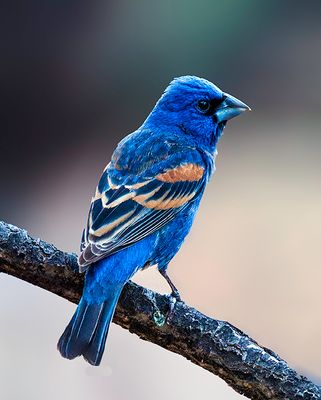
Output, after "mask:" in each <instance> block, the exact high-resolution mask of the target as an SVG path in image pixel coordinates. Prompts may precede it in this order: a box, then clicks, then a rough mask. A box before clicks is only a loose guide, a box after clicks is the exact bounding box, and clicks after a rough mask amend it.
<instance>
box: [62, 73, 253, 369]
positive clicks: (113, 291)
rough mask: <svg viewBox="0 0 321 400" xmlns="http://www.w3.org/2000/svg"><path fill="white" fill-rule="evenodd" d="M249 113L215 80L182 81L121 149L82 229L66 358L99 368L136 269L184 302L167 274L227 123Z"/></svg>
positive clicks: (189, 78)
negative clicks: (80, 279) (78, 289)
mask: <svg viewBox="0 0 321 400" xmlns="http://www.w3.org/2000/svg"><path fill="white" fill-rule="evenodd" d="M247 110H250V108H249V107H248V106H247V105H246V104H245V103H243V102H242V101H240V100H238V99H237V98H235V97H233V96H232V95H230V94H227V93H225V92H223V91H222V90H221V89H219V88H218V87H217V86H216V85H214V84H213V83H211V82H210V81H208V80H206V79H204V78H199V77H196V76H191V75H188V76H181V77H178V78H175V79H173V80H172V81H171V82H170V84H169V85H168V87H167V88H166V89H165V91H164V92H163V94H162V96H161V97H160V99H159V100H158V101H157V103H156V105H155V106H154V108H153V109H152V111H151V113H150V114H149V115H148V117H147V119H146V120H145V121H144V122H143V124H142V125H141V127H140V128H138V129H137V130H136V131H134V132H133V133H131V134H129V135H127V136H125V137H124V138H123V139H122V140H121V141H120V142H119V144H118V145H117V147H116V149H115V151H114V153H113V154H112V157H111V161H110V162H109V164H108V165H107V166H106V168H105V169H104V171H103V173H102V175H101V177H100V180H99V183H98V185H97V188H96V192H95V194H94V196H93V198H92V201H91V205H90V209H89V214H88V220H87V224H86V227H85V229H84V230H83V235H82V239H81V247H80V255H79V258H78V264H79V271H80V272H81V273H85V280H84V289H83V294H82V297H81V300H80V302H79V304H78V307H77V309H76V311H75V313H74V315H73V317H72V319H71V321H70V323H69V324H68V326H67V327H66V329H65V331H64V333H63V334H62V336H61V338H60V339H59V342H58V350H59V351H60V353H61V355H62V356H63V357H65V358H67V359H74V358H76V357H78V356H83V358H84V359H85V360H86V361H87V362H89V363H90V364H91V365H94V366H98V365H99V364H100V363H101V360H102V356H103V353H104V349H105V343H106V338H107V334H108V330H109V325H110V323H111V320H112V318H113V314H114V311H115V308H116V305H117V302H118V299H119V296H120V294H121V292H122V289H123V287H124V285H125V283H126V282H127V281H128V280H129V279H130V278H131V277H132V276H133V275H134V274H135V273H136V272H137V271H138V270H142V269H144V268H147V267H149V266H157V269H158V271H159V272H160V274H161V275H162V276H163V277H164V278H165V279H166V281H167V282H168V284H169V286H170V288H171V296H172V298H173V299H175V301H181V298H180V294H179V291H178V289H177V288H176V287H175V285H174V283H173V282H172V281H171V279H170V277H169V275H168V274H167V267H168V265H169V262H170V261H171V259H172V258H173V257H174V256H175V254H176V253H177V252H178V250H179V249H180V247H181V245H182V243H183V241H184V239H185V237H186V235H187V234H188V233H189V231H190V228H191V226H192V224H193V221H194V217H195V214H196V212H197V210H198V208H199V204H200V201H201V198H202V196H203V193H204V189H205V187H206V185H207V183H208V181H209V179H210V177H211V176H212V174H213V172H214V170H215V157H216V154H217V150H216V147H217V142H218V140H219V138H220V137H221V135H222V133H223V130H224V128H225V126H226V123H227V121H228V120H230V119H231V118H233V117H236V116H237V115H239V114H241V113H243V112H244V111H247Z"/></svg>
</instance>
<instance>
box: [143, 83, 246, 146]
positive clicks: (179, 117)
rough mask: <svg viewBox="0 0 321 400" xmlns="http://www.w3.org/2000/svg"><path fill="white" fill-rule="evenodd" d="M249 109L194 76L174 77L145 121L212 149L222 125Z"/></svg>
mask: <svg viewBox="0 0 321 400" xmlns="http://www.w3.org/2000/svg"><path fill="white" fill-rule="evenodd" d="M247 110H250V108H249V107H248V106H247V105H246V104H245V103H243V102H242V101H240V100H238V99H236V98H235V97H233V96H231V95H229V94H227V93H224V92H222V90H221V89H219V88H218V87H217V86H215V85H214V84H213V83H211V82H209V81H207V80H206V79H202V78H198V77H196V76H182V77H179V78H175V79H174V80H173V81H172V82H171V83H170V84H169V86H168V87H167V88H166V90H165V92H164V94H163V95H162V97H161V98H160V99H159V101H158V102H157V104H156V106H155V108H154V110H153V111H152V113H151V114H150V117H149V118H148V119H147V121H146V122H147V123H148V122H150V123H152V124H153V125H154V126H158V128H160V129H162V128H163V129H164V128H167V129H171V128H172V129H175V130H176V129H179V130H181V131H182V132H183V133H184V134H185V135H190V136H191V137H192V138H193V140H196V142H197V143H199V144H202V145H205V146H206V147H210V148H211V149H214V148H215V146H216V143H217V140H218V139H219V137H220V136H221V134H222V131H223V129H224V127H225V125H226V122H227V121H228V120H229V119H231V118H233V117H236V116H237V115H239V114H241V113H242V112H244V111H247Z"/></svg>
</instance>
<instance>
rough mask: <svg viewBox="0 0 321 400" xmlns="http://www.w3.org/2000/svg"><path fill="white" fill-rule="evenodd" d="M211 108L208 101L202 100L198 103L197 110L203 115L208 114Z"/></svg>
mask: <svg viewBox="0 0 321 400" xmlns="http://www.w3.org/2000/svg"><path fill="white" fill-rule="evenodd" d="M210 108H211V103H210V102H209V101H207V100H200V101H198V102H197V109H198V111H200V112H201V113H203V114H205V113H207V112H208V111H209V109H210Z"/></svg>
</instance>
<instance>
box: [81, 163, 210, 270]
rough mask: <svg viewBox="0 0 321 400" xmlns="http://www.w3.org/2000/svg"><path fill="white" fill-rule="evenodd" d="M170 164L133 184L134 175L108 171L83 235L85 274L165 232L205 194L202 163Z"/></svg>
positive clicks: (101, 183)
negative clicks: (108, 258)
mask: <svg viewBox="0 0 321 400" xmlns="http://www.w3.org/2000/svg"><path fill="white" fill-rule="evenodd" d="M169 164H170V165H171V166H170V167H168V168H161V169H160V172H158V173H157V174H155V173H154V174H153V176H150V174H148V173H144V174H142V175H143V176H144V178H142V179H139V178H138V180H137V177H135V178H136V179H135V180H134V182H133V179H132V178H133V177H132V176H130V175H129V176H124V177H122V178H121V179H119V176H118V177H117V176H116V175H115V174H114V172H115V170H114V169H113V168H111V167H107V168H106V170H105V172H104V174H103V175H102V177H101V179H100V183H99V185H98V187H97V190H96V194H95V197H93V199H92V202H91V207H90V211H89V216H88V223H87V227H86V229H85V230H84V233H83V239H82V245H81V250H82V252H81V254H80V257H79V266H80V270H81V271H84V270H86V267H87V266H89V265H90V264H91V263H93V262H96V261H98V260H99V259H101V258H104V257H106V256H108V255H110V254H113V253H115V252H117V251H119V250H122V249H124V248H126V247H128V246H130V245H132V244H134V243H136V242H138V241H139V240H141V239H143V238H145V237H146V236H148V235H150V234H152V233H154V232H155V231H157V230H158V229H160V228H162V227H163V226H164V225H166V224H167V223H168V222H170V221H171V220H173V219H174V217H175V215H176V214H177V213H178V212H179V211H180V210H181V209H182V208H183V207H186V206H187V205H188V204H190V202H192V201H193V200H195V198H197V196H198V195H199V194H200V193H201V192H202V190H203V188H204V185H205V182H206V172H205V167H204V166H203V165H201V163H193V162H188V163H184V162H179V163H178V164H177V165H176V166H173V162H171V163H169ZM152 170H153V171H155V166H153V169H152ZM156 170H157V168H156Z"/></svg>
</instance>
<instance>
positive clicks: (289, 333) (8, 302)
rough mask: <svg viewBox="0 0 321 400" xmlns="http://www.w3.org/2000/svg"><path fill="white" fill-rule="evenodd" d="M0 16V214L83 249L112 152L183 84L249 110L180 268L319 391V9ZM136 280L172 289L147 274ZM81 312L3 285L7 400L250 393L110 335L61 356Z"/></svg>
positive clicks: (2, 375) (145, 5) (183, 286)
mask: <svg viewBox="0 0 321 400" xmlns="http://www.w3.org/2000/svg"><path fill="white" fill-rule="evenodd" d="M19 3H20V4H19ZM1 19H2V21H1V24H0V33H1V34H0V44H1V62H0V92H1V107H0V117H1V118H0V127H1V130H0V149H1V157H0V175H1V197H0V218H1V219H3V220H4V221H7V222H10V223H13V224H16V225H18V226H20V227H23V228H25V229H27V230H28V231H29V233H30V234H31V235H33V236H34V237H41V238H42V239H44V240H47V241H49V242H52V243H54V244H55V245H57V246H58V247H59V248H61V249H63V250H68V251H78V247H79V241H80V236H81V232H82V228H83V225H84V224H85V221H86V216H87V211H88V206H89V202H90V198H91V195H92V194H93V192H94V189H95V185H96V182H97V180H98V178H99V175H100V173H101V171H102V169H103V168H104V166H105V165H106V164H107V162H108V161H109V159H110V156H111V153H112V151H113V149H114V147H115V145H116V144H117V142H118V141H119V140H120V139H121V138H122V137H123V136H125V135H126V134H127V133H130V132H131V131H133V130H134V129H136V128H137V127H138V126H139V125H140V124H141V123H142V121H143V120H144V119H145V117H146V116H147V115H148V113H149V112H150V110H151V108H152V107H153V105H154V103H155V101H156V100H157V99H158V97H159V96H160V95H161V93H162V91H163V90H164V88H165V87H166V86H167V84H168V82H169V81H170V80H171V79H172V78H173V77H175V76H179V75H184V74H193V75H198V76H202V77H204V78H207V79H209V80H211V81H213V82H215V83H216V84H217V85H218V86H220V87H221V88H222V89H223V90H224V91H227V92H229V93H231V94H233V95H235V96H237V97H239V98H240V99H242V100H243V101H245V102H246V103H247V104H249V105H250V106H251V107H252V109H253V112H252V113H246V115H243V116H241V117H239V118H237V119H235V120H233V121H231V122H230V123H229V124H228V127H227V129H226V130H225V134H224V137H223V138H222V140H221V142H220V143H219V148H218V150H219V155H218V157H217V171H216V174H215V176H214V179H213V180H212V182H211V184H210V185H209V186H208V188H207V190H206V193H205V196H204V200H203V202H202V205H201V208H200V211H199V214H198V216H197V218H196V222H195V225H194V227H193V229H192V232H191V234H190V236H189V237H188V239H187V241H186V243H185V245H184V246H183V247H182V249H181V251H180V252H179V254H178V255H177V257H176V258H175V259H174V261H173V262H172V264H171V267H170V270H169V271H170V275H171V276H172V278H173V280H174V282H175V283H176V284H177V286H178V288H179V289H180V291H181V294H182V296H183V298H184V300H185V301H186V302H188V303H189V304H190V305H192V306H194V307H196V308H198V309H200V310H201V311H203V312H204V313H206V314H207V315H210V316H212V317H215V318H218V319H224V320H228V321H229V322H231V323H232V324H234V325H236V326H237V327H239V328H240V329H242V330H244V331H245V332H246V333H248V334H249V335H251V336H252V337H254V338H255V339H256V340H257V341H258V342H259V343H260V344H261V345H264V346H267V347H270V348H272V349H273V350H274V351H276V352H277V353H278V354H279V355H280V356H281V357H283V358H285V359H286V360H287V361H288V362H289V364H290V365H291V366H292V367H294V368H295V369H297V370H298V371H299V372H301V373H302V374H305V375H307V376H308V377H309V378H311V379H313V380H314V381H315V382H318V383H321V347H320V336H321V313H320V304H321V291H320V282H321V254H320V238H321V157H320V149H321V129H320V128H321V113H320V110H321V95H320V93H321V79H320V71H321V24H320V19H321V3H320V1H318V0H316V1H313V0H310V1H308V2H302V1H294V0H284V1H282V2H280V1H277V0H270V1H264V0H261V1H258V0H226V1H224V2H223V1H213V0H209V1H203V0H200V1H188V0H185V1H169V0H166V1H162V2H151V1H147V0H139V1H135V2H133V1H124V0H121V1H99V0H92V1H90V2H86V1H79V0H78V1H75V0H71V1H69V0H68V1H58V2H48V1H31V2H7V4H5V3H4V2H2V4H1ZM135 280H136V281H137V282H139V283H141V284H143V285H146V286H148V287H150V288H153V289H155V290H159V291H161V292H165V291H166V290H167V287H166V285H165V284H164V282H163V280H162V279H161V278H160V277H159V275H158V274H157V273H156V272H155V271H154V270H149V271H146V272H144V273H141V274H138V275H137V276H136V277H135ZM74 309H75V306H74V305H73V304H70V303H67V302H66V301H65V300H63V299H61V298H58V297H57V296H55V295H53V294H50V293H48V292H46V291H44V290H41V289H39V288H36V287H33V286H31V285H29V284H27V283H24V282H21V281H19V280H17V279H15V278H12V277H9V276H5V275H1V276H0V321H1V329H0V358H1V362H0V397H1V399H5V400H20V399H21V398H24V399H25V400H29V399H33V400H37V399H43V398H46V399H49V400H50V399H67V398H68V399H76V398H77V399H78V400H83V399H88V398H90V399H91V400H96V399H105V398H108V399H111V400H124V399H128V398H132V399H141V400H143V399H150V398H152V399H155V400H159V399H164V398H168V399H171V398H176V399H193V398H196V397H197V398H208V397H212V396H215V398H218V399H228V400H229V399H231V400H232V399H240V398H242V396H241V395H238V394H236V393H235V392H234V391H233V390H232V389H230V388H229V387H228V386H227V385H226V384H225V382H223V381H221V380H220V379H218V378H216V377H215V376H213V375H211V374H210V373H208V372H207V371H205V370H202V369H201V368H199V367H196V366H195V365H193V364H192V363H190V362H189V361H186V360H185V359H183V358H182V357H180V356H178V355H176V354H172V353H169V352H167V351H165V350H163V349H161V348H158V347H157V346H155V345H153V344H150V343H146V342H143V341H141V340H139V339H138V338H137V337H136V336H134V335H132V334H130V333H129V332H128V331H125V330H123V329H121V328H119V327H118V326H115V325H113V326H112V327H111V330H110V334H109V339H108V343H107V349H106V350H107V351H106V352H105V357H104V359H103V362H102V366H101V367H100V368H96V369H95V368H92V367H89V366H88V365H87V364H86V363H85V362H84V361H83V360H82V359H77V360H75V361H73V362H68V361H66V360H64V359H62V358H61V357H60V356H59V354H58V352H57V351H56V342H57V340H58V338H59V336H60V334H61V333H62V331H63V329H64V328H65V325H66V324H67V322H68V321H69V319H70V317H71V315H72V313H73V311H74Z"/></svg>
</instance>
